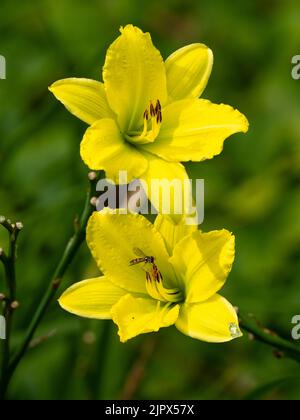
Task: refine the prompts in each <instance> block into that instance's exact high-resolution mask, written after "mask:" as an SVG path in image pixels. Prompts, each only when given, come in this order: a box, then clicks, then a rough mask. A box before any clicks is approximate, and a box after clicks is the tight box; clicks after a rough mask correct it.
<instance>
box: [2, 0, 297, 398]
mask: <svg viewBox="0 0 300 420" xmlns="http://www.w3.org/2000/svg"><path fill="white" fill-rule="evenodd" d="M299 21H300V6H299V2H298V1H297V0H295V1H292V0H286V1H282V0H243V1H242V2H230V1H228V0H215V1H213V2H212V1H210V0H201V1H196V0H194V1H193V0H164V1H161V0H152V1H149V2H142V1H140V0H89V1H88V2H87V1H83V0H60V1H54V0H52V1H51V0H40V1H34V0H27V1H26V2H25V1H24V2H21V1H14V0H13V1H11V0H10V1H8V0H1V16H0V54H2V55H4V56H5V57H6V59H7V80H6V81H2V80H1V81H0V170H1V178H0V214H4V215H6V216H7V217H10V218H12V219H13V220H21V221H23V223H24V225H25V230H24V231H23V233H22V235H21V239H20V245H19V260H18V289H19V300H20V302H21V308H20V309H19V310H18V312H17V316H16V330H17V331H16V333H15V335H14V344H17V343H18V342H19V340H20V337H22V333H23V332H24V329H25V328H26V326H27V325H28V322H29V321H30V319H31V314H32V310H33V309H34V307H35V306H36V302H38V301H39V299H40V296H41V294H42V293H43V291H44V289H45V288H46V287H47V284H48V282H49V278H50V275H51V273H52V271H53V269H54V267H55V265H56V263H57V260H58V258H59V256H60V253H61V252H62V250H63V249H64V245H65V243H66V240H67V239H68V238H69V236H70V233H71V232H72V221H73V219H74V216H75V215H76V214H77V213H78V212H79V211H80V209H81V207H82V205H83V201H84V194H85V189H86V173H87V168H86V167H85V166H84V164H83V163H82V162H81V160H80V157H79V144H80V141H81V138H82V135H83V133H84V130H85V128H86V127H85V125H84V124H83V123H81V122H80V121H78V120H76V119H75V118H74V117H73V116H71V115H70V114H68V112H67V111H66V110H65V109H64V108H63V107H62V106H61V105H60V104H59V103H58V102H57V101H56V100H55V99H54V98H53V97H52V95H51V94H50V93H49V92H48V91H47V87H48V85H50V84H51V83H52V82H53V81H55V80H57V79H60V78H64V77H70V76H76V77H89V78H96V79H99V78H100V77H101V73H100V72H101V67H102V65H103V62H104V57H105V51H106V49H107V47H108V46H109V45H110V43H111V42H112V41H113V40H114V39H115V38H116V37H117V35H118V29H119V26H120V25H125V24H127V23H133V24H136V25H138V26H140V27H141V28H142V29H143V30H145V31H150V32H151V34H152V37H153V41H154V43H155V44H156V46H157V47H158V48H159V49H160V50H161V51H162V54H163V56H164V57H167V56H168V55H169V54H170V53H171V52H172V51H173V50H175V49H176V48H179V47H181V46H183V45H185V44H189V43H193V42H204V43H206V44H207V45H209V46H210V47H211V48H212V50H213V51H214V55H215V65H214V70H213V74H212V77H211V80H210V83H209V85H208V88H207V90H206V91H205V94H204V97H205V98H209V99H210V100H212V101H214V102H224V103H229V104H231V105H233V106H235V107H237V108H238V109H239V110H240V111H242V112H243V113H245V114H246V115H247V117H248V118H249V120H250V124H251V130H250V132H249V134H247V135H236V136H234V137H232V138H231V139H230V140H228V141H227V142H226V145H225V150H224V152H223V154H222V155H220V156H218V157H216V158H215V159H213V160H212V161H207V162H204V163H201V164H192V165H189V166H188V169H189V171H190V173H191V175H192V176H193V177H197V178H204V179H205V187H206V203H205V212H206V216H205V222H204V224H203V226H202V228H203V230H210V229H219V228H223V227H224V228H227V229H230V230H232V231H233V232H234V233H235V234H236V237H237V256H236V261H235V264H234V268H233V272H232V274H231V276H230V280H229V282H228V285H227V286H226V288H225V290H224V291H223V294H224V295H225V296H226V297H228V298H229V299H230V301H231V302H233V303H234V304H235V305H237V306H239V307H240V308H243V310H244V311H249V312H252V313H254V314H255V315H256V316H257V318H259V319H260V320H261V321H263V322H264V323H265V324H267V325H268V326H270V327H273V328H275V329H276V330H278V331H279V332H281V334H283V335H284V336H286V337H287V338H289V337H290V332H291V319H292V317H293V316H294V315H296V314H299V313H300V284H299V281H300V279H299V276H298V274H299V268H300V259H299V257H300V247H299V245H300V216H299V215H300V188H299V181H300V124H299V115H300V101H299V94H300V81H298V82H297V81H294V80H293V79H292V78H291V68H292V66H291V58H292V56H294V55H296V54H300V29H299ZM5 240H6V237H5V232H4V231H2V230H1V231H0V244H1V246H4V245H5ZM95 274H97V268H96V266H95V265H94V262H93V261H92V258H91V256H90V254H89V252H88V250H87V248H86V246H84V247H82V249H81V251H80V253H79V255H78V256H77V258H76V259H75V261H74V263H73V264H72V267H71V268H70V270H69V271H68V275H67V277H66V280H65V282H64V288H66V287H67V286H68V285H70V284H71V283H73V282H75V281H79V280H81V279H83V278H88V277H90V276H93V275H95ZM0 276H1V277H0V291H2V290H3V287H4V284H3V273H2V271H1V272H0ZM110 325H111V327H110ZM49 333H51V335H52V338H50V339H49V340H48V341H47V342H46V343H44V344H43V345H41V346H39V347H38V348H36V349H34V350H32V351H31V352H30V353H29V354H28V355H27V357H26V358H25V359H24V360H23V362H22V364H21V365H20V367H19V369H18V371H17V372H16V375H15V377H14V379H13V382H12V384H11V387H10V391H9V395H8V396H9V398H12V399H91V398H119V397H121V396H128V395H129V396H131V397H133V396H134V397H135V398H144V399H154V398H160V399H163V398H167V399H176V398H178V399H183V398H187V399H242V398H247V397H249V396H250V395H251V394H252V393H253V392H255V394H254V396H255V397H257V398H265V399H267V398H268V399H298V398H299V395H300V383H299V382H300V381H299V380H298V381H297V379H296V380H295V379H293V378H297V377H299V375H300V367H299V365H297V364H296V362H293V361H289V360H277V359H276V358H275V357H274V356H273V355H272V351H271V350H270V349H269V348H268V347H264V346H263V345H262V344H260V343H258V342H255V341H250V340H249V338H248V337H247V335H246V336H245V337H244V338H243V339H241V340H236V341H234V342H233V343H231V344H226V345H209V344H204V343H201V342H198V341H196V340H192V339H190V338H188V337H185V336H183V335H181V334H180V333H179V332H177V331H176V329H175V328H169V329H163V330H161V331H160V332H159V333H158V334H153V335H151V336H142V337H138V338H137V339H135V340H133V341H131V342H129V343H128V344H125V345H124V344H120V343H119V342H118V338H117V335H116V328H115V327H114V326H113V325H112V324H110V323H107V322H104V321H103V322H93V321H87V320H82V319H79V318H76V317H73V316H71V315H70V314H68V313H65V312H63V311H62V310H61V309H60V308H59V306H58V305H57V303H54V304H53V305H52V307H51V310H50V311H49V312H48V314H47V316H46V318H45V319H44V321H43V323H42V325H41V327H40V329H39V332H38V336H39V335H45V334H49ZM153 348H154V350H153ZM143 358H145V359H148V360H147V364H146V369H145V374H144V378H143V381H142V382H141V383H140V385H139V386H138V387H137V389H134V390H132V389H131V388H130V384H131V379H130V378H131V377H132V369H133V367H134V366H136V361H143ZM101 370H102V371H103V373H102V374H101ZM126 384H127V385H126ZM267 384H271V386H270V387H268V386H267V387H265V385H267ZM252 395H253V394H252Z"/></svg>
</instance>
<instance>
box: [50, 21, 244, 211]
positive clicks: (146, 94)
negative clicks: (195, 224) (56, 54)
mask: <svg viewBox="0 0 300 420" xmlns="http://www.w3.org/2000/svg"><path fill="white" fill-rule="evenodd" d="M212 65H213V54H212V51H211V50H210V49H209V48H208V47H206V46H205V45H203V44H192V45H188V46H186V47H183V48H181V49H179V50H178V51H176V52H175V53H173V54H172V55H171V56H170V57H169V58H168V59H167V60H166V61H165V62H164V61H163V59H162V57H161V55H160V52H159V51H158V50H157V49H156V48H155V47H154V45H153V44H152V40H151V37H150V35H149V34H148V33H143V32H142V31H141V30H140V29H139V28H137V27H134V26H133V25H127V26H125V27H124V28H121V35H120V36H119V37H118V38H117V39H116V40H115V42H113V44H112V45H111V46H110V47H109V49H108V51H107V55H106V59H105V64H104V68H103V81H104V83H101V82H99V81H95V80H89V79H76V78H70V79H64V80H60V81H58V82H56V83H54V84H53V85H52V86H51V87H50V88H49V89H50V91H51V92H52V93H53V94H54V95H55V96H56V98H57V99H58V100H59V101H61V102H62V103H63V104H64V105H65V106H66V107H67V108H68V110H69V111H70V112H71V113H72V114H74V115H75V116H77V117H78V118H80V119H81V120H83V121H84V122H86V123H87V124H89V125H90V127H89V128H88V129H87V131H86V133H85V135H84V138H83V141H82V143H81V156H82V159H83V160H84V162H85V163H86V164H87V165H88V167H89V168H90V169H92V170H105V171H106V173H107V176H108V177H109V178H110V179H113V180H114V181H115V182H118V174H119V171H120V170H121V171H127V173H128V180H129V181H132V180H133V179H138V178H141V179H144V180H146V181H147V180H149V179H164V178H167V179H174V178H176V179H178V178H179V179H181V180H184V179H187V174H186V171H185V169H184V166H183V165H182V164H181V163H180V162H187V161H202V160H205V159H211V158H212V157H214V156H215V155H218V154H219V153H221V151H222V149H223V143H224V140H225V139H226V138H227V137H229V136H231V135H232V134H234V133H237V132H244V133H245V132H247V130H248V121H247V119H246V117H245V116H244V115H242V114H241V113H240V112H239V111H237V110H234V109H233V108H232V107H230V106H228V105H223V104H221V105H216V104H213V103H211V102H209V101H208V100H204V99H199V96H200V95H201V94H202V92H203V91H204V89H205V87H206V84H207V82H208V79H209V77H210V74H211V70H212ZM155 204H157V203H155Z"/></svg>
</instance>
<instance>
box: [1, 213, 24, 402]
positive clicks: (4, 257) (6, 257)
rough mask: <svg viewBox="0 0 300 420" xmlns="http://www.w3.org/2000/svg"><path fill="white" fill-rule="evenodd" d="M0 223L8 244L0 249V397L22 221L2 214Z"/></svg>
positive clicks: (13, 307) (15, 305)
mask: <svg viewBox="0 0 300 420" xmlns="http://www.w3.org/2000/svg"><path fill="white" fill-rule="evenodd" d="M0 225H2V226H3V227H4V228H5V229H6V230H7V232H8V235H9V245H8V254H6V253H5V251H4V250H3V249H2V248H1V249H0V260H1V262H2V264H3V267H4V271H5V280H6V287H7V294H6V295H3V298H2V299H1V300H2V301H3V305H4V308H3V315H4V318H5V323H6V339H5V340H4V341H3V350H2V360H1V372H0V375H1V376H0V378H1V383H0V398H1V397H2V394H3V389H4V388H5V384H6V382H7V380H8V376H9V373H8V372H9V357H10V347H11V346H10V342H11V332H12V321H13V313H14V311H15V310H16V309H17V308H18V306H19V303H18V302H17V300H16V298H17V292H16V268H15V262H16V257H17V240H18V236H19V233H20V232H21V230H22V229H23V225H22V223H20V222H18V223H15V224H13V223H11V222H10V221H9V220H7V219H6V218H5V217H4V216H0Z"/></svg>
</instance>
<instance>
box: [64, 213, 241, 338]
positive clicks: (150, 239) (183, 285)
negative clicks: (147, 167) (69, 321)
mask: <svg viewBox="0 0 300 420" xmlns="http://www.w3.org/2000/svg"><path fill="white" fill-rule="evenodd" d="M87 243H88V245H89V247H90V250H91V252H92V255H93V257H94V258H95V260H96V262H97V264H98V266H99V269H100V270H101V272H102V273H103V277H99V278H93V279H90V280H85V281H83V282H80V283H77V284H75V285H73V286H72V287H70V288H69V289H68V290H67V291H66V292H65V293H64V294H63V295H62V296H61V298H60V299H59V303H60V305H61V307H62V308H64V309H65V310H67V311H69V312H71V313H73V314H76V315H79V316H82V317H87V318H94V319H112V320H113V321H114V322H115V324H117V326H118V328H119V336H120V339H121V341H122V342H125V341H127V340H129V339H131V338H133V337H135V336H137V335H139V334H143V333H148V332H153V331H158V330H159V329H160V328H162V327H168V326H171V325H174V324H175V326H176V327H177V329H178V330H179V331H181V332H182V333H184V334H186V335H188V336H190V337H193V338H196V339H199V340H202V341H206V342H212V343H223V342H227V341H230V340H232V339H234V338H237V337H240V336H241V335H242V334H241V331H240V329H239V323H238V317H237V314H236V311H235V310H234V308H233V307H232V306H231V304H230V303H229V302H228V301H227V300H226V299H224V298H223V297H221V296H220V295H219V294H218V291H219V290H220V289H221V288H222V287H223V285H224V283H225V281H226V279H227V276H228V274H229V272H230V270H231V267H232V264H233V261H234V255H235V239H234V236H233V235H232V234H231V233H230V232H228V231H227V230H221V231H212V232H209V233H202V232H200V231H197V228H196V227H195V226H187V225H186V224H184V223H183V222H181V223H179V224H177V225H176V224H175V223H174V222H173V221H172V220H171V219H170V218H166V217H163V216H158V217H157V219H156V222H155V224H154V225H152V224H151V223H150V222H149V221H147V219H146V218H144V217H143V216H141V215H132V214H130V215H121V214H118V215H115V214H111V213H110V212H108V211H105V212H101V213H94V214H93V215H92V217H91V219H90V221H89V224H88V228H87Z"/></svg>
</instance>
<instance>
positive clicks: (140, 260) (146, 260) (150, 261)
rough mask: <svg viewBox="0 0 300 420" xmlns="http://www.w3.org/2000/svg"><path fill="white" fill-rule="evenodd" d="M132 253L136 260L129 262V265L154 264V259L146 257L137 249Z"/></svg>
mask: <svg viewBox="0 0 300 420" xmlns="http://www.w3.org/2000/svg"><path fill="white" fill-rule="evenodd" d="M133 252H134V253H135V255H136V256H137V257H138V258H135V259H134V260H131V261H130V263H129V264H130V265H137V264H141V263H145V264H154V261H155V258H154V257H147V256H146V255H145V254H144V253H143V251H141V250H140V249H139V248H134V249H133Z"/></svg>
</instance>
